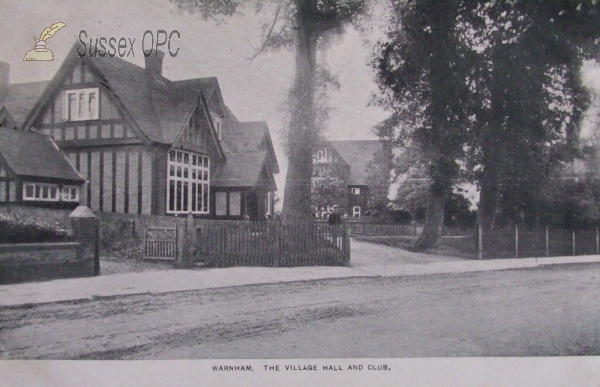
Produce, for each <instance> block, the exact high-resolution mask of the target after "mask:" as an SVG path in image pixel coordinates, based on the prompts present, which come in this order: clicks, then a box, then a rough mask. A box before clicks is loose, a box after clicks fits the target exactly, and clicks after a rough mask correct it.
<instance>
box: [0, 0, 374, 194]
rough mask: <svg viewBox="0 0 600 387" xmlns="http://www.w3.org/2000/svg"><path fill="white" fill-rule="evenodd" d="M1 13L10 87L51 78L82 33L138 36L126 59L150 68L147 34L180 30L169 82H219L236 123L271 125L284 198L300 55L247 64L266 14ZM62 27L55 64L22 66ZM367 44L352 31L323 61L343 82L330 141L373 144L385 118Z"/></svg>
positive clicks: (1, 5)
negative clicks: (287, 107) (373, 100)
mask: <svg viewBox="0 0 600 387" xmlns="http://www.w3.org/2000/svg"><path fill="white" fill-rule="evenodd" d="M0 15H2V16H3V18H2V19H3V23H0V36H1V37H2V40H1V42H0V61H3V62H7V63H9V64H10V83H20V82H30V81H40V80H49V79H51V78H52V77H53V76H54V74H55V73H56V71H57V70H58V68H59V66H60V64H61V63H62V60H63V59H64V58H65V56H66V54H67V52H68V51H69V50H70V49H71V47H72V45H73V44H74V43H75V42H76V41H77V40H78V37H79V32H80V30H85V31H86V32H87V36H88V39H89V38H94V40H95V38H96V37H102V36H104V37H106V38H107V39H108V38H109V37H111V36H114V37H115V38H116V39H117V40H118V39H119V38H120V37H125V38H131V39H133V38H136V42H135V43H134V53H135V57H133V58H132V57H129V58H124V59H125V60H129V61H131V62H133V63H135V64H137V65H139V66H143V65H144V58H143V55H142V49H141V47H142V46H141V43H142V37H143V35H144V32H145V31H146V30H151V31H154V34H156V31H157V30H159V29H163V30H166V31H167V32H170V31H172V30H177V31H179V33H180V34H181V38H180V39H174V40H173V44H176V46H178V47H179V52H178V54H177V56H176V57H170V56H168V55H167V56H166V57H165V60H164V63H163V75H164V76H165V77H167V78H169V79H171V80H179V79H186V78H197V77H209V76H216V77H217V78H218V80H219V84H220V87H221V91H222V93H223V98H224V100H225V103H226V104H227V105H228V106H229V107H230V108H231V109H232V111H233V112H234V114H235V115H236V116H237V117H238V119H240V120H242V121H267V123H268V125H269V128H270V130H271V136H272V137H273V140H274V145H275V150H276V153H277V158H278V160H279V164H280V166H281V172H280V173H279V175H278V176H276V182H277V186H278V188H279V194H280V196H282V188H283V187H284V182H285V173H286V170H287V160H286V157H285V153H284V150H283V147H282V140H283V132H284V129H285V127H286V122H285V114H284V113H283V107H284V102H285V100H286V96H287V93H288V91H289V89H290V87H291V85H292V81H293V75H294V53H293V51H291V50H279V51H276V52H263V53H262V54H261V55H260V56H258V57H257V58H256V59H254V60H253V61H250V60H248V58H250V57H252V55H253V54H254V52H255V50H256V47H259V46H260V44H261V40H260V39H261V37H260V25H261V22H262V21H265V20H268V18H267V16H266V15H255V14H254V12H246V15H244V16H239V17H234V18H230V19H225V22H224V23H215V22H214V21H203V20H202V19H201V18H200V17H199V16H198V15H191V14H189V13H182V12H181V11H179V10H178V9H177V8H176V7H175V6H174V5H173V4H171V3H170V2H169V1H168V0H149V1H145V2H141V1H139V2H129V1H123V0H88V1H74V0H71V1H43V2H41V1H18V2H17V1H14V2H10V1H8V2H7V1H5V0H0ZM6 15H9V17H8V18H6V17H5V16H6ZM59 21H61V22H64V23H66V27H64V28H63V29H62V30H60V31H58V32H57V33H56V34H55V35H54V36H53V37H52V38H50V39H49V40H48V41H47V45H48V48H49V49H51V50H52V51H53V52H54V56H55V60H54V61H53V62H23V60H22V58H23V56H24V55H25V53H26V52H27V51H29V50H31V49H33V45H34V41H33V37H34V36H37V37H39V35H40V33H41V32H42V31H43V29H44V28H45V27H48V26H50V25H52V24H53V23H56V22H59ZM363 41H364V36H361V35H360V34H359V33H358V32H357V31H356V30H354V29H349V30H348V31H347V33H346V34H345V36H344V37H343V38H341V39H338V40H336V42H335V44H333V45H332V46H331V47H330V48H329V49H328V51H327V53H326V54H325V55H324V59H325V61H326V63H327V65H328V66H329V68H330V70H331V71H332V72H333V73H335V74H337V75H338V80H339V82H340V89H339V90H333V91H331V93H330V104H331V106H332V107H334V109H333V110H332V112H331V115H330V119H329V121H328V128H327V130H326V131H325V133H324V134H325V136H326V137H327V138H329V139H338V140H350V139H375V138H376V136H375V135H374V134H373V132H372V127H373V126H374V125H375V124H377V123H378V122H379V121H381V120H382V119H383V118H385V117H386V114H385V112H383V111H382V110H381V109H379V108H376V107H368V106H367V104H368V101H369V98H370V95H371V93H372V92H374V91H375V89H376V86H375V83H374V81H373V72H372V70H371V68H370V67H369V65H368V61H369V57H370V49H369V48H368V47H366V46H365V45H364V44H363ZM176 46H175V45H174V46H173V51H174V50H175V47H176ZM320 58H323V56H320Z"/></svg>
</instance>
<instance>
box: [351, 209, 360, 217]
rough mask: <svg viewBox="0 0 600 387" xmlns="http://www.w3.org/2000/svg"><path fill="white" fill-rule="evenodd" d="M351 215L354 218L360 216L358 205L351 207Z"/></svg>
mask: <svg viewBox="0 0 600 387" xmlns="http://www.w3.org/2000/svg"><path fill="white" fill-rule="evenodd" d="M352 216H353V217H355V218H360V206H354V207H352Z"/></svg>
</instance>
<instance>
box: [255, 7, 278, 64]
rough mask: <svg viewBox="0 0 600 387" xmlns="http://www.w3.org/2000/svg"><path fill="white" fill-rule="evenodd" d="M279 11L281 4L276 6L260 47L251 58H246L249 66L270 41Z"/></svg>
mask: <svg viewBox="0 0 600 387" xmlns="http://www.w3.org/2000/svg"><path fill="white" fill-rule="evenodd" d="M280 11H281V4H279V5H277V10H276V11H275V16H274V17H273V22H272V23H271V27H270V28H269V32H268V33H267V36H266V38H265V40H264V41H263V43H262V45H261V46H260V48H259V49H258V50H256V51H255V52H254V55H252V57H251V58H248V60H249V61H250V64H252V61H254V59H256V58H257V57H258V56H259V55H260V54H261V53H262V52H263V51H264V50H265V48H266V46H267V44H268V43H269V40H270V39H271V35H273V30H274V29H275V24H277V21H278V20H279V12H280Z"/></svg>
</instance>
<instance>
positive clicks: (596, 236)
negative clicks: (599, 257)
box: [596, 227, 599, 254]
mask: <svg viewBox="0 0 600 387" xmlns="http://www.w3.org/2000/svg"><path fill="white" fill-rule="evenodd" d="M598 247H599V246H598V227H596V254H598Z"/></svg>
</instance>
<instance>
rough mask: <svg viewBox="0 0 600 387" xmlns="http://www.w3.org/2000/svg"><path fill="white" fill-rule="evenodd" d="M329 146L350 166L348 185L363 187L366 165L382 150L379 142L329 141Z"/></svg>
mask: <svg viewBox="0 0 600 387" xmlns="http://www.w3.org/2000/svg"><path fill="white" fill-rule="evenodd" d="M329 144H330V145H331V146H332V147H333V148H334V149H335V150H336V151H337V152H338V154H339V155H340V156H341V157H342V158H343V159H344V161H346V163H347V164H348V165H349V166H350V178H349V180H348V185H365V180H366V178H367V174H368V173H367V165H368V164H369V162H371V161H372V160H373V157H374V155H375V153H376V152H378V151H380V150H381V149H382V144H381V142H380V141H379V140H356V141H329Z"/></svg>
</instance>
